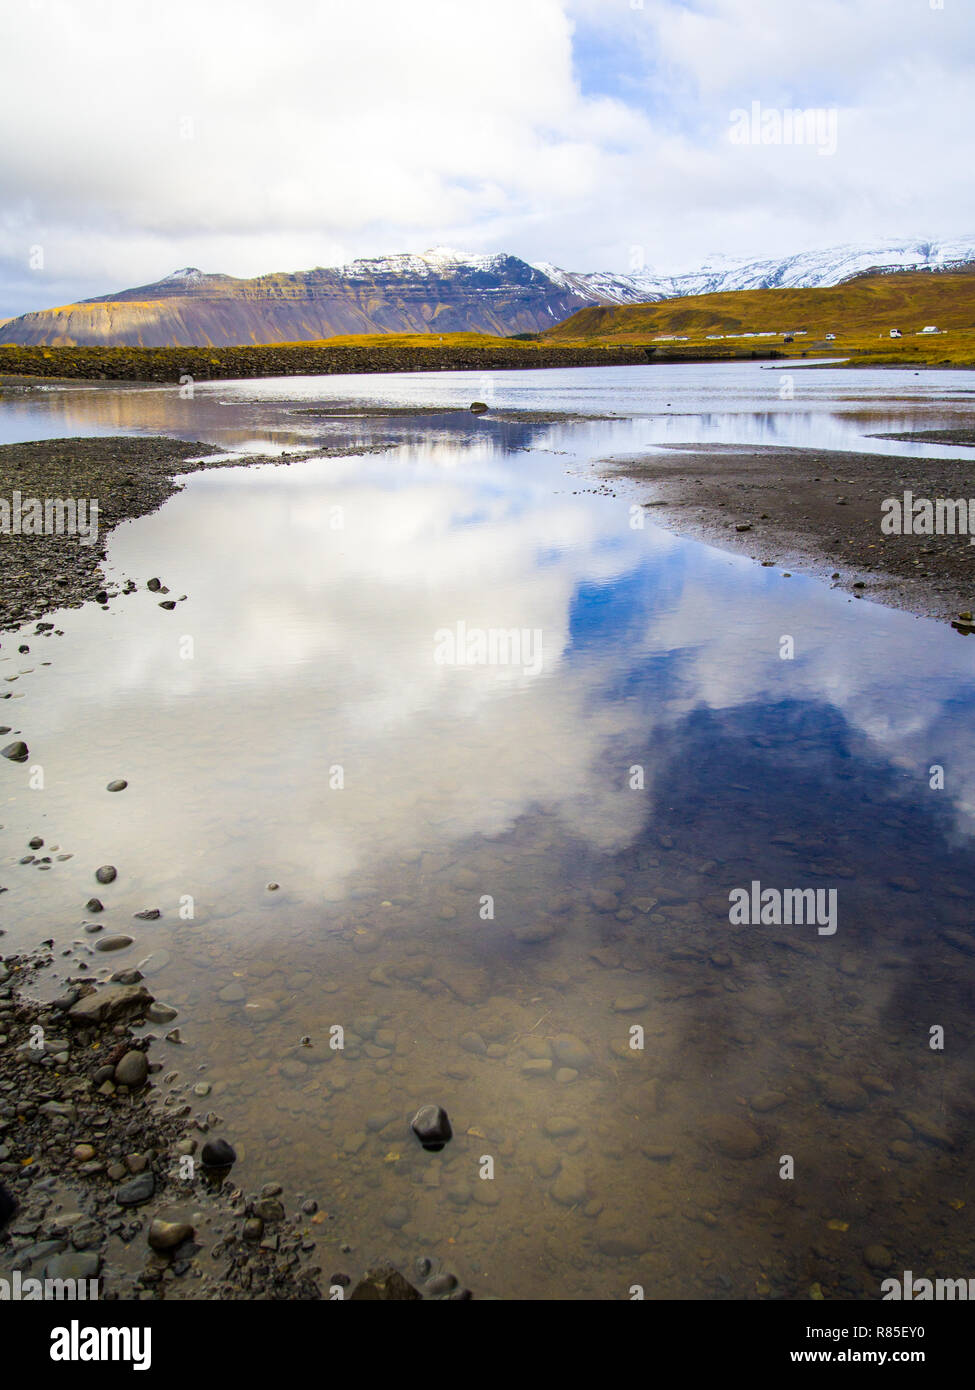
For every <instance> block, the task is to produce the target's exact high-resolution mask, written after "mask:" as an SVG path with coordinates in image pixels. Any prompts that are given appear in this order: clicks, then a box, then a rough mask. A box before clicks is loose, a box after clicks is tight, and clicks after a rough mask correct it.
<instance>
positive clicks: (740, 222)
mask: <svg viewBox="0 0 975 1390" xmlns="http://www.w3.org/2000/svg"><path fill="white" fill-rule="evenodd" d="M973 69H975V10H973V7H972V4H971V0H642V3H641V0H490V4H488V5H483V4H481V5H469V4H463V3H458V0H368V3H365V0H167V3H166V5H165V6H161V5H159V4H158V3H157V0H85V3H84V4H79V3H77V0H0V318H2V317H4V316H10V315H13V314H18V313H22V312H25V311H27V310H29V309H37V308H46V307H50V306H52V305H57V304H65V303H71V302H73V301H76V300H78V299H82V298H90V297H92V296H95V295H98V294H99V293H103V292H108V291H112V290H119V289H122V288H125V287H128V286H134V285H142V284H148V283H151V282H153V281H155V280H158V279H160V278H161V277H162V276H164V275H167V274H169V273H170V272H171V271H173V270H175V269H177V268H180V267H183V266H199V267H201V268H202V269H204V270H208V271H223V272H225V273H227V274H231V275H239V276H251V275H258V274H262V273H266V272H270V271H281V270H284V271H290V270H304V269H309V268H311V267H312V266H316V265H335V264H342V263H344V262H346V261H349V260H352V259H354V258H356V257H358V256H370V255H382V254H390V253H394V252H398V251H423V250H425V249H427V248H429V247H434V246H452V247H459V248H462V249H464V250H471V251H502V250H503V251H508V252H510V253H512V254H514V255H518V256H522V257H523V258H524V259H526V260H529V261H547V262H551V263H553V264H555V265H558V266H561V267H563V268H565V269H569V270H580V271H592V270H608V271H615V272H627V271H630V270H633V269H641V268H643V269H649V270H652V271H654V272H657V273H669V272H675V271H681V270H693V269H697V268H698V267H700V266H701V265H703V264H707V263H714V261H715V260H716V259H718V258H720V257H728V258H737V257H754V258H755V259H758V258H762V257H766V256H779V255H788V254H792V253H794V252H797V251H803V250H808V249H812V248H815V247H818V246H829V245H834V244H839V243H844V242H867V243H873V242H876V241H879V240H883V239H887V238H897V239H913V238H923V239H932V240H937V239H942V238H951V237H964V236H968V235H970V234H973V233H975V183H973V180H972V179H971V162H972V137H971V134H970V132H971V130H972V129H973V125H975V120H973V118H975V71H973ZM795 110H802V111H804V112H807V113H812V115H811V116H807V117H806V119H807V120H809V121H810V125H809V126H808V128H806V129H807V134H811V137H812V138H811V139H807V140H805V141H804V142H803V143H799V142H798V141H797V140H795V139H791V140H790V139H789V138H788V135H789V132H788V129H787V125H786V124H785V122H786V117H785V114H784V113H785V112H787V111H795ZM743 112H744V113H747V120H745V121H744V123H743V118H742V116H741V114H740V113H743ZM756 112H757V115H753V113H756Z"/></svg>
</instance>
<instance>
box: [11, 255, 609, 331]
mask: <svg viewBox="0 0 975 1390" xmlns="http://www.w3.org/2000/svg"><path fill="white" fill-rule="evenodd" d="M592 302H593V300H592V299H591V298H584V297H583V296H582V295H580V294H578V293H576V292H574V291H573V290H572V289H569V288H566V287H564V286H562V285H557V284H555V283H554V282H553V281H551V280H550V279H549V278H548V276H547V275H545V274H544V273H543V272H542V271H541V270H538V269H536V268H535V267H534V266H530V265H528V264H527V263H526V262H525V261H521V260H519V259H518V258H517V257H515V256H503V255H500V256H490V257H489V256H484V257H469V258H458V257H451V256H449V255H446V254H444V253H436V252H432V253H428V255H427V256H426V257H420V256H400V257H391V258H388V259H383V260H375V261H356V262H353V264H352V265H350V266H343V267H338V268H334V269H317V270H310V271H306V272H303V273H300V274H293V275H286V274H281V275H262V276H259V277H258V278H257V279H254V280H236V279H234V278H232V277H231V276H229V275H207V274H204V273H203V272H202V271H199V270H196V269H193V268H188V269H186V270H181V271H177V272H176V273H175V274H174V275H169V276H167V277H166V279H165V280H160V281H159V282H158V283H156V284H154V285H143V286H140V287H139V288H137V289H131V290H122V291H120V292H119V293H117V294H111V295H105V296H104V297H102V298H101V299H99V300H89V301H86V302H83V303H80V304H69V305H65V306H63V307H61V308H57V309H45V310H42V311H40V312H38V313H33V314H24V315H22V316H21V317H20V318H18V319H12V320H10V322H9V323H8V324H6V325H5V326H4V327H0V342H6V343H22V344H37V345H45V346H60V345H71V344H80V345H84V346H90V345H94V344H109V345H116V346H128V347H179V346H193V345H204V346H207V345H212V346H215V347H230V346H234V345H239V344H247V343H292V342H307V341H310V340H315V339H319V338H332V337H337V336H341V335H344V334H352V333H356V334H358V333H461V332H477V333H495V334H499V335H502V336H504V335H508V334H512V333H534V332H538V331H539V330H542V329H545V328H551V326H552V325H553V324H554V323H559V322H561V320H562V319H565V318H568V316H569V315H570V314H572V313H574V312H575V310H576V309H579V308H582V307H583V306H584V305H586V304H590V303H592Z"/></svg>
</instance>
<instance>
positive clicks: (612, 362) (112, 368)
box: [0, 335, 975, 398]
mask: <svg viewBox="0 0 975 1390" xmlns="http://www.w3.org/2000/svg"><path fill="white" fill-rule="evenodd" d="M462 336H464V337H468V338H470V337H473V335H462ZM390 337H391V341H390V342H389V343H384V342H380V343H377V342H376V340H375V338H370V339H368V340H366V341H364V342H363V343H362V344H361V345H359V344H355V343H351V342H349V340H348V339H345V340H343V341H342V342H340V343H336V344H334V345H330V343H329V341H326V342H324V343H307V344H306V343H282V344H274V343H271V344H264V345H257V346H245V347H222V348H208V347H185V348H162V347H154V348H138V347H19V346H16V345H13V344H4V345H2V346H0V390H2V389H3V387H4V385H6V386H7V387H8V389H9V388H10V387H17V386H20V387H21V388H23V387H24V386H29V385H30V384H32V383H33V382H36V381H45V382H58V381H61V382H69V381H111V382H133V383H136V382H140V383H146V384H148V383H151V384H155V385H159V386H176V385H180V384H181V383H185V382H186V380H187V379H188V378H192V380H193V381H194V382H204V381H236V380H258V379H261V378H267V377H284V376H339V375H355V376H358V375H373V374H375V375H383V374H388V373H392V372H465V371H466V372H483V373H489V372H493V371H532V370H542V369H549V370H551V369H553V368H555V369H557V368H570V367H636V366H641V367H642V366H671V365H675V364H679V363H683V364H685V365H706V364H708V363H722V362H762V363H775V364H776V365H777V366H779V367H780V368H787V367H790V366H798V365H800V363H801V365H802V367H803V369H804V370H808V369H811V368H814V367H820V366H821V367H834V368H839V367H842V368H844V369H845V368H856V367H896V368H901V369H905V370H914V371H925V370H928V371H929V370H938V371H947V370H952V371H963V370H966V369H967V370H971V368H972V367H973V365H975V364H973V363H971V362H957V363H956V362H937V363H933V362H918V361H912V360H910V359H907V358H905V359H904V360H903V361H901V360H894V361H891V360H889V359H887V358H885V359H884V360H881V361H877V360H872V359H871V357H870V356H859V357H858V356H857V355H856V354H854V353H849V354H844V356H843V360H842V361H837V360H836V356H837V355H836V354H835V353H831V354H829V355H828V356H827V357H825V358H824V360H823V361H822V362H819V361H817V359H816V358H811V357H805V356H802V355H801V354H799V353H793V354H790V353H788V352H784V351H782V350H781V349H780V348H769V349H767V350H762V349H757V348H741V349H728V348H725V349H723V350H715V351H713V352H699V351H690V352H680V351H675V350H673V349H668V350H666V351H663V350H661V349H660V348H658V347H655V346H654V345H653V344H650V343H637V344H633V343H630V344H620V345H618V346H610V345H608V344H606V345H583V344H578V345H571V346H570V345H566V346H564V347H563V346H555V345H552V344H550V343H547V342H515V341H511V340H508V339H503V338H501V339H497V338H489V337H486V336H485V337H481V338H479V339H477V338H475V340H474V341H465V342H464V343H460V344H454V343H445V344H441V343H436V342H431V343H429V344H427V343H417V342H416V340H415V339H413V340H411V341H409V342H407V343H403V342H401V341H397V340H396V338H395V336H394V335H390ZM472 389H473V388H472ZM474 396H475V398H476V390H475V391H474Z"/></svg>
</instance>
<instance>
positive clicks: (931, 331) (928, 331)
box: [921, 324, 938, 333]
mask: <svg viewBox="0 0 975 1390" xmlns="http://www.w3.org/2000/svg"><path fill="white" fill-rule="evenodd" d="M937 331H938V330H937V329H936V328H935V326H934V324H931V326H930V327H929V328H922V329H921V332H922V333H937Z"/></svg>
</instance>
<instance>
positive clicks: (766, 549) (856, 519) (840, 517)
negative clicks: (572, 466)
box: [599, 431, 975, 621]
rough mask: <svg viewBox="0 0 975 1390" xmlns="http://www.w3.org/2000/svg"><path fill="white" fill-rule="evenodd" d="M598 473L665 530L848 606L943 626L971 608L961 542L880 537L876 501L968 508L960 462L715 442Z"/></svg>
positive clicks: (968, 489)
mask: <svg viewBox="0 0 975 1390" xmlns="http://www.w3.org/2000/svg"><path fill="white" fill-rule="evenodd" d="M952 433H953V434H961V433H971V431H967V432H965V431H952ZM908 437H909V438H919V437H921V436H908ZM932 442H933V441H932ZM953 442H962V441H961V440H955V441H953ZM599 468H600V472H601V474H602V475H603V476H604V477H606V478H612V479H615V480H616V481H620V480H621V479H622V478H627V479H630V480H632V481H633V482H634V483H636V484H638V486H639V488H640V495H641V496H642V498H643V502H644V505H645V506H646V507H647V508H648V509H650V512H649V514H650V516H651V517H652V518H653V519H654V520H656V521H658V522H659V523H660V524H661V525H664V526H667V527H669V528H670V529H672V530H675V531H677V532H678V533H680V534H684V535H690V536H694V537H695V538H697V539H701V540H705V541H707V542H709V543H711V544H714V545H718V546H721V547H723V548H725V549H728V550H733V551H736V552H738V553H744V554H746V555H749V556H751V557H752V558H753V559H755V560H758V561H760V562H761V563H762V564H765V565H776V566H779V567H781V568H783V569H785V570H793V569H795V570H799V569H801V570H803V571H805V572H807V573H810V574H813V575H816V576H818V577H821V578H826V579H829V580H830V581H831V582H832V583H833V584H834V585H836V586H837V587H842V588H844V589H847V590H849V592H850V593H851V594H852V595H855V596H856V597H861V598H867V599H872V600H874V601H875V602H879V603H885V604H888V605H890V606H891V607H895V608H902V609H906V610H907V611H908V612H911V613H916V614H921V615H924V616H927V617H934V618H941V619H944V620H948V621H950V620H953V619H955V618H956V617H957V616H958V614H959V613H961V612H966V611H969V610H970V609H971V608H972V605H973V603H975V546H973V545H970V544H969V537H968V535H930V536H927V535H884V533H883V532H882V531H881V521H882V520H883V512H882V510H881V506H882V503H883V502H884V500H885V499H887V498H892V497H893V498H902V497H903V494H904V493H905V492H906V491H910V492H912V493H913V494H914V495H915V496H916V497H924V498H930V499H932V500H933V499H937V498H966V499H967V498H969V497H971V498H972V499H973V500H975V472H973V468H972V464H971V461H970V460H968V459H960V458H959V459H921V458H902V457H898V456H894V455H887V454H866V453H854V452H839V451H831V450H826V449H799V448H780V447H778V446H776V445H747V446H745V445H739V444H713V445H692V446H689V447H687V448H682V447H680V446H665V449H664V452H662V453H660V454H654V455H641V456H639V457H635V458H619V457H618V458H613V459H607V460H605V461H603V462H602V463H601V464H600V465H599Z"/></svg>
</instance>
